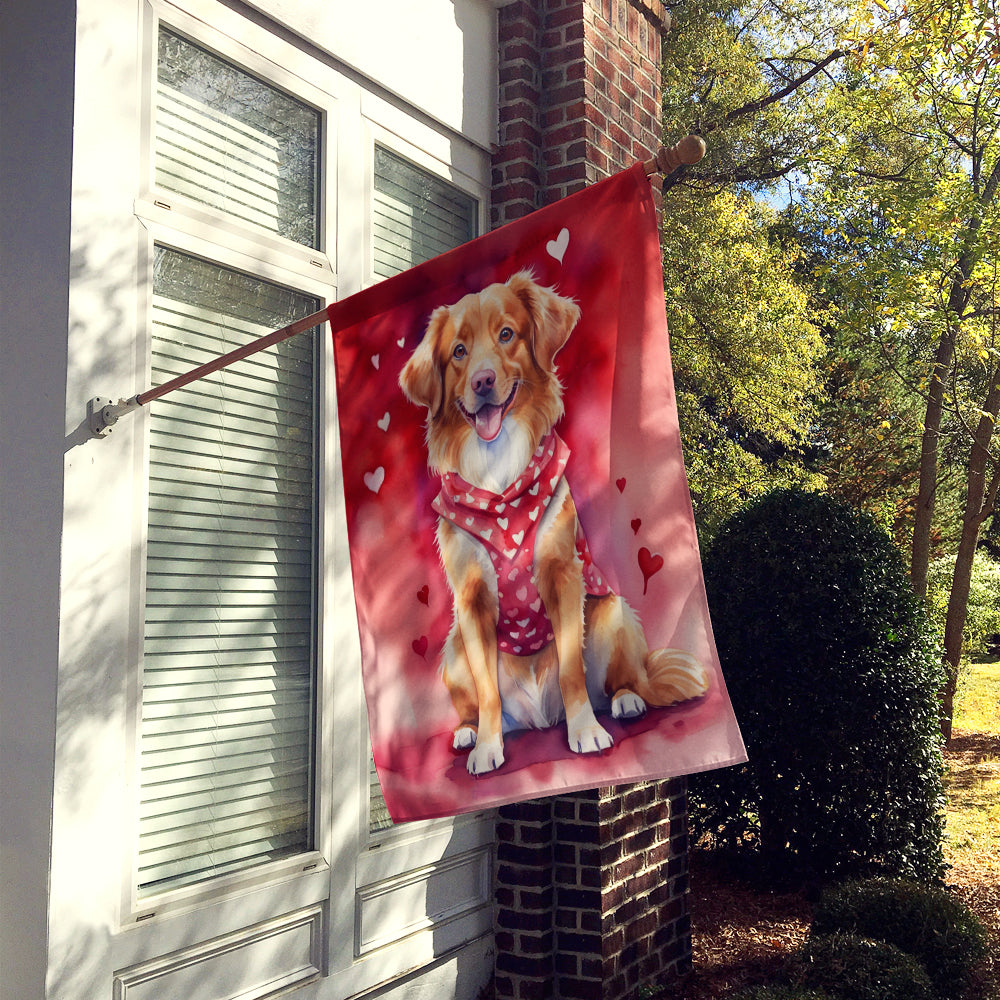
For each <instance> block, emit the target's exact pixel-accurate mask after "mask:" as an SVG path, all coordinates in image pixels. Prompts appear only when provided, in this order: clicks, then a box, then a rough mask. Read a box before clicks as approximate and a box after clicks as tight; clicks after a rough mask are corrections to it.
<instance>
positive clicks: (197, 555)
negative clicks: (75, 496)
mask: <svg viewBox="0 0 1000 1000" xmlns="http://www.w3.org/2000/svg"><path fill="white" fill-rule="evenodd" d="M317 307H318V303H317V302H316V301H315V300H314V299H312V298H310V297H308V296H305V295H301V294H299V293H297V292H294V291H291V290H288V289H285V288H282V287H279V286H277V285H273V284H270V283H267V282H264V281H262V280H260V279H258V278H254V277H252V276H249V275H244V274H240V273H238V272H235V271H231V270H228V269H226V268H222V267H219V266H217V265H214V264H210V263H208V262H206V261H202V260H199V259H197V258H194V257H190V256H187V255H185V254H181V253H177V252H175V251H173V250H169V249H166V248H161V247H158V248H157V249H156V251H155V262H154V283H153V331H152V381H153V384H159V383H161V382H163V381H165V380H167V379H168V378H171V377H172V376H174V375H177V374H180V373H182V372H185V371H188V370H190V369H191V368H193V367H194V366H196V365H198V364H200V363H202V362H203V361H206V360H209V359H211V358H214V357H217V356H219V355H221V354H224V353H226V352H227V351H229V350H232V349H233V348H234V347H237V346H239V345H241V344H243V343H245V342H248V341H250V340H252V339H255V338H257V337H259V336H261V335H263V334H265V333H267V332H269V331H270V330H273V329H276V328H278V327H281V326H283V325H285V324H286V323H288V322H290V321H292V320H293V319H297V318H298V317H300V316H302V315H306V314H308V313H309V312H312V311H315V310H316V308H317ZM315 346H316V345H315V331H313V332H310V333H306V334H301V335H299V336H297V337H294V338H292V339H290V340H287V341H284V342H283V343H281V344H278V345H275V346H274V347H272V348H270V349H269V350H267V351H264V352H261V353H259V354H256V355H254V356H252V357H250V358H247V359H245V360H244V361H241V362H238V363H237V364H235V365H232V366H231V367H230V368H227V369H224V370H223V371H221V372H217V373H215V374H213V375H210V376H207V377H206V378H204V379H201V380H199V381H197V382H194V383H191V384H190V385H189V386H186V387H184V388H183V389H179V390H176V391H175V392H173V393H171V394H170V395H169V396H166V397H164V398H163V399H162V400H158V401H157V402H156V403H155V405H153V406H152V407H151V408H150V415H149V422H150V451H149V509H148V549H147V563H146V602H145V608H146V611H145V635H144V643H143V670H142V727H141V736H140V786H141V802H140V817H139V844H138V870H139V875H138V884H139V891H140V895H148V894H149V893H151V892H154V891H157V890H160V889H163V888H173V887H177V886H181V885H187V884H190V883H193V882H197V881H201V880H203V879H205V878H208V877H211V876H216V875H220V874H224V873H227V872H232V871H240V870H242V869H245V868H247V867H250V866H252V865H256V864H260V863H262V862H264V861H268V860H272V859H275V858H280V857H283V856H286V855H288V854H292V853H296V852H300V851H303V850H307V849H310V848H311V846H312V845H311V839H312V832H311V825H312V804H311V803H312V796H311V789H312V767H313V759H312V745H313V736H312V733H313V716H314V692H315V684H314V675H315V672H314V659H315V657H314V635H313V622H314V613H315V612H314V607H315V600H314V585H313V581H314V577H315V571H314V560H315V558H316V554H315V537H316V536H315V516H316V515H315V510H316V500H315V496H316V489H315V475H314V440H315V427H316V413H315V409H316V407H315V402H316V401H315V394H314V384H315V372H314V367H315V361H314V352H315Z"/></svg>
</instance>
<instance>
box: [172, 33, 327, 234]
mask: <svg viewBox="0 0 1000 1000" xmlns="http://www.w3.org/2000/svg"><path fill="white" fill-rule="evenodd" d="M319 119H320V116H319V112H317V111H315V110H314V109H313V108H310V107H307V106H306V105H305V104H302V103H301V102H300V101H297V100H295V99H294V98H292V97H289V96H288V95H287V94H284V93H282V92H281V91H279V90H277V89H275V88H274V87H272V86H270V85H269V84H267V83H264V82H263V81H262V80H258V79H257V78H256V77H254V76H251V75H250V74H249V73H246V72H244V71H243V70H241V69H238V68H237V67H235V66H232V65H230V64H229V63H227V62H224V61H223V60H221V59H219V58H218V57H216V56H214V55H212V54H211V53H209V52H206V51H205V50H204V49H200V48H198V47H197V46H195V45H192V44H191V43H190V42H188V41H187V40H185V39H183V38H181V37H180V36H179V35H176V34H174V33H173V32H171V31H168V30H167V29H166V28H161V29H160V33H159V60H158V69H157V89H156V126H155V147H154V148H155V153H154V159H155V166H156V184H157V186H158V187H159V188H161V189H162V190H164V191H174V192H176V193H177V194H181V195H184V196H185V197H187V198H191V199H193V200H194V201H197V202H200V203H201V204H204V205H209V206H211V207H212V208H215V209H219V210H220V211H223V212H225V213H226V214H227V215H230V216H233V217H234V218H236V219H238V220H240V221H241V222H247V223H250V224H252V225H254V226H258V227H260V228H262V229H266V230H268V231H269V232H272V233H277V234H278V235H279V236H283V237H285V238H286V239H289V240H294V241H295V242H296V243H302V244H304V245H305V246H310V247H315V246H317V245H318V243H317V240H318V235H319V224H318V218H319V216H318V209H319V198H318V191H319V184H318V182H317V178H318V176H319V174H318V170H319Z"/></svg>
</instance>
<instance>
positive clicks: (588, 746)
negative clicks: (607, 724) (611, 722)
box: [569, 719, 615, 753]
mask: <svg viewBox="0 0 1000 1000" xmlns="http://www.w3.org/2000/svg"><path fill="white" fill-rule="evenodd" d="M614 743H615V741H614V740H613V739H612V737H611V734H610V733H609V732H608V731H607V730H606V729H605V728H604V726H602V725H601V724H600V723H599V722H598V721H597V720H596V719H595V720H594V721H593V722H592V723H588V724H585V725H580V726H573V727H572V728H571V729H570V730H569V748H570V750H573V751H575V752H576V753H601V752H602V751H604V750H610V749H611V747H612V746H614Z"/></svg>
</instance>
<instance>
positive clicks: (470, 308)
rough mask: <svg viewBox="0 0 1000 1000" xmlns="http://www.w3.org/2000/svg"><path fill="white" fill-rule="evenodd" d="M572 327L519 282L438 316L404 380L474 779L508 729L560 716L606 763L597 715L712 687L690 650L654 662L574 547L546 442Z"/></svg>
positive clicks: (495, 757) (553, 298)
mask: <svg viewBox="0 0 1000 1000" xmlns="http://www.w3.org/2000/svg"><path fill="white" fill-rule="evenodd" d="M579 317H580V309H579V307H578V306H577V305H576V303H574V302H573V301H571V300H570V299H567V298H564V297H563V296H560V295H558V294H557V293H556V292H555V291H554V290H553V289H551V288H543V287H541V286H540V285H538V284H536V282H535V281H534V280H533V278H532V276H531V274H530V273H529V272H525V271H522V272H519V273H518V274H515V275H514V276H513V277H511V278H510V280H508V281H507V282H506V283H505V284H494V285H490V286H488V287H487V288H485V289H483V290H482V291H481V292H478V293H473V294H470V295H466V296H465V297H464V298H462V299H460V300H459V301H458V302H456V303H455V304H454V305H451V306H443V307H441V308H439V309H437V310H435V312H434V313H433V315H432V316H431V319H430V322H429V324H428V326H427V330H426V332H425V334H424V337H423V340H422V341H421V343H420V344H419V346H418V347H417V348H416V350H415V351H414V352H413V355H412V356H411V357H410V359H409V361H408V362H407V364H406V366H405V367H404V369H403V371H402V373H401V375H400V379H399V381H400V386H401V387H402V389H403V392H404V393H405V394H406V396H407V398H408V399H409V400H410V401H411V402H413V403H416V404H418V405H421V406H425V407H427V449H428V464H429V466H430V468H431V469H432V470H433V471H435V472H437V473H439V474H440V475H441V477H442V492H441V494H440V495H439V496H438V498H437V499H436V500H435V502H434V506H435V509H436V510H437V511H438V514H439V519H438V531H437V538H438V546H439V548H440V552H441V558H442V561H443V563H444V569H445V573H446V575H447V578H448V582H449V584H450V586H451V588H452V592H453V598H454V622H453V625H452V628H451V631H450V633H449V635H448V639H447V641H446V643H445V648H444V653H443V660H442V674H443V677H444V681H445V683H446V684H447V686H448V689H449V691H450V693H451V697H452V701H453V703H454V705H455V708H456V710H457V712H458V715H459V719H460V724H459V726H458V727H457V728H456V730H455V736H454V746H455V749H457V750H461V749H470V750H471V752H470V753H469V758H468V763H467V767H468V770H469V772H470V773H472V774H477V775H478V774H485V773H487V772H489V771H492V770H495V769H496V768H498V767H500V765H501V764H503V762H504V749H503V734H504V732H508V731H510V730H512V729H519V728H544V727H548V726H552V725H554V724H556V723H557V722H559V721H560V720H562V719H563V718H565V720H566V725H567V732H568V738H569V745H570V747H571V748H572V749H573V750H574V751H576V752H578V753H589V752H600V751H602V750H606V749H608V748H609V747H610V746H611V745H612V742H613V740H612V738H611V736H610V735H609V734H608V733H607V731H606V730H605V729H604V727H603V726H601V724H600V723H599V722H598V721H597V718H596V715H595V708H596V709H598V710H607V709H609V708H610V710H611V713H612V716H613V717H614V718H616V719H627V718H636V717H638V716H640V715H642V714H643V713H644V712H645V711H646V706H647V705H653V706H666V705H672V704H675V703H677V702H680V701H684V700H686V699H688V698H694V697H697V696H699V695H701V694H704V692H705V691H706V690H707V688H708V675H707V672H706V671H705V669H704V667H703V666H702V665H701V664H700V663H699V662H698V661H697V660H696V659H695V658H694V657H693V656H691V655H690V654H689V653H686V652H683V651H681V650H675V649H661V650H657V651H655V652H652V653H650V651H649V649H648V647H647V644H646V639H645V635H644V633H643V630H642V626H641V625H640V623H639V620H638V618H637V617H636V615H635V613H634V612H633V611H632V609H631V608H630V607H629V606H628V604H627V603H626V602H625V601H624V600H623V599H622V598H621V597H619V596H618V595H616V594H614V593H612V592H611V591H610V589H609V588H608V587H607V585H606V584H605V583H604V581H603V580H602V579H601V577H600V571H599V569H598V568H597V567H595V566H594V565H593V562H592V560H591V558H590V552H589V549H588V547H587V544H586V540H585V539H584V538H583V534H582V531H581V529H580V526H579V521H578V519H577V512H576V506H575V505H574V503H573V498H572V496H571V495H570V491H569V487H568V485H567V482H566V479H565V477H564V476H563V474H562V470H563V468H564V466H565V461H566V457H567V455H568V450H567V449H566V447H565V445H564V444H563V443H562V441H561V440H560V439H559V438H558V435H556V434H555V432H554V427H555V425H556V423H557V421H558V420H559V418H560V417H561V416H562V415H563V400H562V388H561V386H560V383H559V380H558V378H557V376H556V371H555V365H554V360H555V356H556V354H557V353H558V352H559V350H560V349H561V348H562V347H563V345H564V344H565V343H566V341H567V340H568V338H569V336H570V333H571V332H572V330H573V328H574V327H575V326H576V324H577V321H578V320H579Z"/></svg>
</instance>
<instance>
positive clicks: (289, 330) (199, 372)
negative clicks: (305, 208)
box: [87, 135, 706, 438]
mask: <svg viewBox="0 0 1000 1000" xmlns="http://www.w3.org/2000/svg"><path fill="white" fill-rule="evenodd" d="M705 148H706V147H705V140H704V139H702V138H701V136H697V135H687V136H685V137H684V138H683V139H681V140H680V142H677V143H675V144H674V145H673V146H661V147H660V148H659V149H658V150H657V151H656V156H654V157H653V158H652V159H650V160H646V161H644V162H643V169H644V170H645V171H646V174H647V176H652V175H653V174H663V175H664V176H666V175H668V174H671V173H673V172H674V171H675V170H677V169H679V168H680V167H682V166H692V165H693V164H695V163H697V162H698V161H699V160H701V158H702V157H703V156H704V155H705ZM327 318H328V311H327V309H325V308H324V309H320V310H319V311H318V312H314V313H311V314H310V315H309V316H304V317H303V318H302V319H299V320H296V321H295V322H294V323H289V324H288V326H283V327H282V328H281V329H280V330H275V331H274V332H273V333H268V334H265V335H264V336H263V337H258V338H257V339H256V340H254V341H251V342H250V343H249V344H244V345H243V346H242V347H238V348H236V350H234V351H230V352H229V353H228V354H223V355H222V356H221V357H218V358H216V359H215V360H214V361H209V362H206V363H205V364H203V365H199V366H198V367H197V368H193V369H192V370H191V371H189V372H186V373H185V374H183V375H178V376H177V377H176V378H173V379H171V380H170V381H169V382H164V383H163V385H159V386H156V387H155V388H153V389H147V390H145V392H140V393H137V394H136V395H134V396H130V397H129V398H128V399H119V400H118V401H117V402H115V401H114V400H112V399H108V398H107V397H105V396H94V397H93V398H92V399H89V400H87V424H88V426H89V427H90V432H91V434H92V435H93V436H94V437H98V438H103V437H107V436H108V435H109V434H110V433H111V429H112V428H113V427H114V425H115V424H116V423H117V422H118V419H119V417H123V416H124V415H125V414H126V413H131V412H132V411H133V410H137V409H139V407H140V406H145V405H146V403H151V402H152V401H153V400H154V399H159V398H160V397H161V396H165V395H166V394H167V393H168V392H173V391H174V389H180V388H181V387H182V386H185V385H187V384H188V383H190V382H195V381H197V380H198V379H200V378H203V377H204V376H206V375H211V374H212V373H213V372H217V371H219V370H220V369H222V368H226V367H228V366H229V365H231V364H233V363H234V362H236V361H242V360H243V358H247V357H249V356H250V355H251V354H256V353H257V352H258V351H263V350H266V349H267V348H268V347H272V346H273V345H274V344H278V343H280V342H281V341H282V340H287V339H288V338H289V337H294V336H295V335H296V334H299V333H305V331H306V330H311V329H312V328H313V327H315V326H319V325H320V324H321V323H323V322H324V321H325V320H326V319H327Z"/></svg>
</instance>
